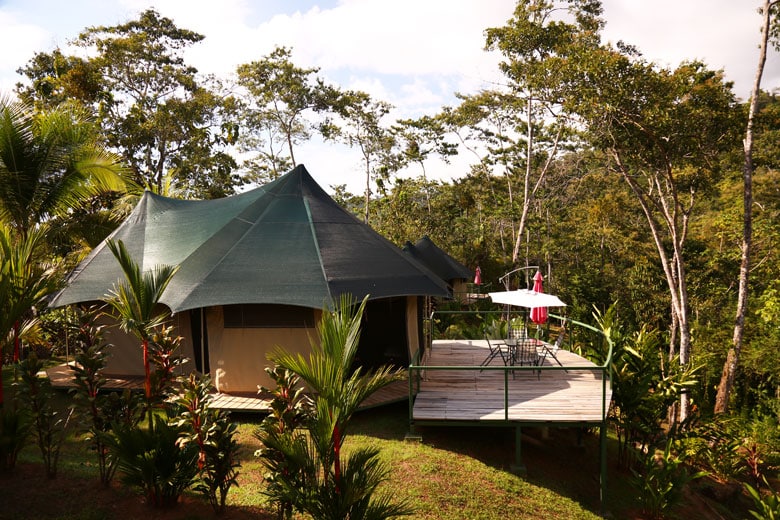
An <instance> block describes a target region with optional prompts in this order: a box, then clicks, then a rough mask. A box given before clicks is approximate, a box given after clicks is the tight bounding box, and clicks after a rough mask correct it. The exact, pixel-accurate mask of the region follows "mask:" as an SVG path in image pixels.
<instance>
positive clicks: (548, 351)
mask: <svg viewBox="0 0 780 520" xmlns="http://www.w3.org/2000/svg"><path fill="white" fill-rule="evenodd" d="M565 339H566V321H563V322H562V323H561V329H560V331H559V332H558V337H557V338H555V343H553V344H552V345H550V346H548V347H547V348H545V349H543V351H542V353H541V358H542V359H541V362H540V364H542V363H544V359H545V358H546V357H547V356H548V355H549V356H550V357H551V358H553V359H554V360H555V362H556V363H558V366H560V367H562V366H563V364H562V363H561V361H560V360H559V359H558V351H559V350H560V349H561V346H563V341H564V340H565ZM566 372H568V370H566Z"/></svg>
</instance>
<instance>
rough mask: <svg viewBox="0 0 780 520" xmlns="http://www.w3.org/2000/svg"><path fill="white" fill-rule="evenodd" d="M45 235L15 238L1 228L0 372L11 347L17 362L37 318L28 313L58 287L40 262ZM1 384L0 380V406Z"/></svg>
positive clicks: (52, 274)
mask: <svg viewBox="0 0 780 520" xmlns="http://www.w3.org/2000/svg"><path fill="white" fill-rule="evenodd" d="M44 240H45V231H44V230H43V229H42V228H36V229H34V230H31V231H29V232H28V233H27V234H25V235H24V236H21V237H15V236H14V233H13V231H12V230H11V228H9V227H8V226H7V225H4V224H0V368H1V367H2V365H3V362H4V358H5V355H4V352H5V351H6V347H7V346H9V341H10V342H11V343H12V347H13V355H12V359H13V360H14V361H19V359H20V341H21V337H22V335H23V334H24V332H25V331H26V330H29V329H30V328H31V327H32V326H33V325H34V324H35V322H36V320H37V318H36V317H35V316H34V315H33V314H32V313H31V312H30V311H31V309H32V308H33V307H34V306H35V305H38V304H40V303H42V302H43V299H44V298H45V297H46V296H47V295H48V294H49V293H51V292H52V291H54V289H55V288H56V287H57V285H58V278H57V276H56V272H55V270H54V269H52V268H51V267H49V266H47V265H45V264H43V263H42V262H41V261H40V259H39V252H40V251H39V249H40V247H41V244H42V243H43V242H44ZM2 403H3V384H2V381H1V380H0V406H2Z"/></svg>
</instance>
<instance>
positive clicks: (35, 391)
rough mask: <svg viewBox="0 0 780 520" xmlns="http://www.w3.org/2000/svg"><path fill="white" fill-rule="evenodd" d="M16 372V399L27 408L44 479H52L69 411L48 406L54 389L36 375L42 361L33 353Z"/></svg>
mask: <svg viewBox="0 0 780 520" xmlns="http://www.w3.org/2000/svg"><path fill="white" fill-rule="evenodd" d="M19 369H20V373H21V378H20V381H19V383H18V385H19V389H20V391H19V395H18V397H19V399H20V400H22V401H23V402H24V403H25V404H26V405H27V406H28V407H29V411H30V414H31V416H32V421H31V422H32V426H33V430H34V431H35V434H36V440H37V443H38V448H39V449H40V451H41V457H42V458H43V464H44V467H45V469H46V477H47V478H54V477H56V476H57V463H58V462H59V459H60V448H61V447H62V442H63V440H65V433H66V430H67V427H68V423H69V422H70V418H71V416H72V414H73V408H69V409H68V410H67V412H66V413H65V414H61V413H60V412H59V411H58V410H57V409H55V407H54V406H53V404H52V400H53V398H54V389H53V388H52V386H51V381H49V378H48V377H39V376H38V373H39V372H40V371H41V370H43V362H42V361H40V360H39V359H38V357H37V356H36V355H35V353H30V355H29V356H28V357H27V359H25V360H24V361H22V362H21V363H19Z"/></svg>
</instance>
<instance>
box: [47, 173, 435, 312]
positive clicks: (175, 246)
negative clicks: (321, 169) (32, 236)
mask: <svg viewBox="0 0 780 520" xmlns="http://www.w3.org/2000/svg"><path fill="white" fill-rule="evenodd" d="M111 238H113V239H114V240H122V241H123V242H124V243H125V246H126V247H127V249H128V251H129V252H130V254H131V255H132V256H133V258H134V259H135V260H136V262H138V263H139V264H140V265H141V266H142V268H143V269H144V270H147V269H151V268H153V267H154V266H156V265H160V264H169V265H178V266H179V271H178V272H177V273H176V275H175V276H174V278H173V280H172V281H171V283H170V285H169V286H168V288H167V290H166V291H165V294H164V295H163V297H162V302H163V303H165V304H166V305H168V306H169V307H170V308H171V310H172V311H173V312H178V311H182V310H186V309H194V308H199V307H208V306H212V305H227V304H234V303H273V304H287V305H299V306H304V307H313V308H322V307H323V306H330V305H332V304H333V303H334V301H335V300H336V299H337V298H338V297H339V296H340V295H341V294H352V295H353V296H355V297H357V298H363V297H364V296H365V295H370V298H371V299H378V298H388V297H393V296H406V295H431V296H446V294H447V288H446V285H445V284H443V283H442V282H441V281H440V280H438V278H437V277H436V276H435V275H434V274H433V273H431V272H430V271H429V270H428V269H427V268H426V267H425V266H423V265H421V264H420V263H418V262H417V261H415V260H414V259H413V258H410V257H409V256H408V255H406V254H404V253H403V252H402V251H401V249H399V248H398V247H396V246H395V245H393V244H392V243H391V242H389V241H388V240H386V239H385V238H383V237H382V236H380V235H379V234H377V233H376V232H375V231H373V230H372V229H371V228H370V227H369V226H367V225H365V224H363V223H362V222H360V221H359V220H357V219H356V218H355V217H354V216H353V215H352V214H350V213H349V212H347V211H345V210H344V209H343V208H341V207H340V206H339V205H338V204H336V202H335V201H333V199H331V198H330V197H329V196H328V194H327V193H325V191H324V190H322V188H320V186H319V185H318V184H317V183H316V182H315V181H314V179H312V177H311V175H309V172H307V171H306V169H305V168H304V167H303V166H298V167H296V168H295V169H294V170H292V171H291V172H289V173H287V174H286V175H284V176H282V177H280V178H278V179H277V180H275V181H273V182H271V183H269V184H267V185H265V186H262V187H260V188H256V189H254V190H251V191H248V192H246V193H242V194H240V195H236V196H233V197H228V198H224V199H217V200H201V201H192V200H177V199H170V198H167V197H161V196H159V195H154V194H152V193H150V192H146V193H145V194H144V195H143V197H142V198H141V200H140V202H139V203H138V205H137V206H136V208H135V209H134V210H133V212H132V213H131V214H130V216H129V217H128V218H127V220H125V222H123V223H122V224H121V225H120V226H119V228H118V229H117V230H116V231H115V232H114V233H112V235H111ZM121 277H122V274H121V270H120V268H119V264H118V263H117V261H116V259H115V258H114V257H113V255H112V254H111V252H110V251H109V249H108V248H107V247H106V244H105V242H103V243H101V244H100V245H99V246H98V247H96V248H95V249H94V250H93V251H92V253H91V254H90V255H89V256H88V257H87V258H86V259H85V260H84V261H83V262H82V263H81V264H79V266H78V267H77V268H76V269H75V270H74V271H73V272H72V273H71V275H70V276H69V278H68V280H67V287H66V288H65V289H63V290H62V291H61V292H60V293H59V294H57V295H56V296H55V298H54V299H53V301H52V303H51V305H52V306H61V305H67V304H70V303H78V302H86V301H95V300H99V299H101V298H102V297H104V296H105V295H106V294H107V293H108V292H109V291H110V289H111V288H112V287H113V285H114V284H115V283H116V282H117V281H118V280H119V279H120V278H121Z"/></svg>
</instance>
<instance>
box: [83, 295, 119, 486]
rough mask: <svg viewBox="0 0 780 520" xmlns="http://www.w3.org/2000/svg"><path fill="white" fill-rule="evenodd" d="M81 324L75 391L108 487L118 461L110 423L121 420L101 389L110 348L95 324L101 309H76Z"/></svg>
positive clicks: (99, 326)
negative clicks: (110, 447)
mask: <svg viewBox="0 0 780 520" xmlns="http://www.w3.org/2000/svg"><path fill="white" fill-rule="evenodd" d="M76 313H77V315H78V320H79V324H78V326H76V327H73V328H75V329H76V330H75V331H73V332H75V334H72V338H73V343H74V348H75V350H76V354H75V356H74V358H75V361H76V363H75V364H74V365H73V380H74V383H75V385H76V386H75V388H74V389H73V390H72V393H73V397H74V402H75V404H76V406H77V407H78V409H79V411H80V414H81V416H82V423H83V429H84V431H85V432H86V439H87V441H88V442H89V443H90V447H91V448H92V450H93V451H94V452H95V454H96V455H97V458H98V471H99V475H100V482H101V483H102V484H103V485H104V486H107V485H108V484H109V483H110V482H111V480H112V478H113V476H114V472H115V471H116V460H115V459H113V458H112V457H111V456H110V450H109V446H110V445H111V443H112V440H111V424H112V422H116V421H117V420H118V419H119V418H118V417H115V416H114V415H113V414H112V410H113V409H114V408H113V407H112V406H111V399H110V398H109V397H108V396H107V395H106V394H105V393H102V392H101V390H102V389H103V388H104V387H105V385H106V378H105V376H104V375H103V371H104V370H105V367H106V360H107V358H108V352H107V350H106V348H107V347H108V345H107V344H106V343H105V342H104V340H103V332H104V328H105V325H98V324H97V323H96V322H95V319H96V318H97V316H98V314H99V313H100V310H99V309H98V308H95V307H92V308H90V309H87V310H81V309H76Z"/></svg>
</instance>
